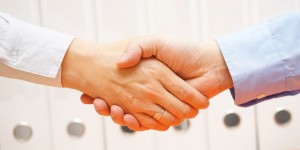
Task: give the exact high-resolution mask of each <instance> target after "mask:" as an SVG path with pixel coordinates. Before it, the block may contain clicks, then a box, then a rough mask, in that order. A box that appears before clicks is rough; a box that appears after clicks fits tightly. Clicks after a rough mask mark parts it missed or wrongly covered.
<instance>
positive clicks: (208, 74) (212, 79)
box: [82, 36, 233, 130]
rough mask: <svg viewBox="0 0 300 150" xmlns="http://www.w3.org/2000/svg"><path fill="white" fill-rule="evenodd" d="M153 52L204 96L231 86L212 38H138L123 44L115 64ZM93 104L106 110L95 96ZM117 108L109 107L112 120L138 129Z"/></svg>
mask: <svg viewBox="0 0 300 150" xmlns="http://www.w3.org/2000/svg"><path fill="white" fill-rule="evenodd" d="M153 56H154V57H156V59H158V60H160V61H161V62H163V63H164V64H166V65H167V66H168V67H169V68H170V69H171V70H172V71H173V72H175V73H176V74H177V75H178V76H180V77H181V78H183V79H184V80H186V81H187V82H188V83H189V84H190V85H192V86H193V87H194V88H196V89H197V90H198V91H199V92H201V93H202V94H203V95H205V96H206V97H207V98H211V97H213V96H215V95H217V94H218V93H220V92H222V91H224V90H226V89H228V88H231V87H232V86H233V83H232V79H231V76H230V74H229V71H228V68H227V66H226V64H225V61H224V59H223V56H222V54H221V52H220V49H219V47H218V45H217V43H216V42H215V41H210V42H205V43H202V44H198V43H195V42H189V41H183V40H178V39H175V38H172V37H166V36H155V37H148V38H142V39H141V40H138V41H134V42H132V43H131V44H130V45H129V46H128V47H127V49H126V51H125V53H124V54H123V56H122V57H121V59H120V60H119V62H118V63H117V65H118V67H119V68H128V67H132V66H134V65H136V64H138V63H139V61H140V60H141V58H148V57H153ZM85 96H86V97H88V96H87V95H85ZM82 100H84V97H83V99H82ZM92 100H93V99H90V101H92ZM100 103H101V105H99V104H100ZM94 104H95V108H96V110H98V112H99V114H106V115H107V114H109V109H108V108H107V105H106V106H105V102H103V101H102V100H101V99H97V100H95V101H94ZM121 110H122V109H121V108H120V107H118V106H113V107H112V108H111V110H110V111H111V115H112V117H113V120H114V121H115V122H117V123H119V124H122V125H124V124H126V125H127V126H128V127H129V128H131V129H133V130H135V129H138V127H139V124H137V123H138V122H137V120H135V119H134V117H133V116H130V114H126V115H124V113H122V112H120V111H121Z"/></svg>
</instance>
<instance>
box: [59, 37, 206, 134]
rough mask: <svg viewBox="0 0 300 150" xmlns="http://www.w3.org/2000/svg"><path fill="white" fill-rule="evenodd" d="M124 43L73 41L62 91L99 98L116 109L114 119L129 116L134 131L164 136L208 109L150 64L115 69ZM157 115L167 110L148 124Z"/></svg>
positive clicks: (170, 75)
mask: <svg viewBox="0 0 300 150" xmlns="http://www.w3.org/2000/svg"><path fill="white" fill-rule="evenodd" d="M129 43H130V40H126V41H121V42H117V43H113V44H109V45H102V46H100V45H97V44H94V43H90V42H87V41H83V40H78V39H76V40H74V41H73V43H72V44H71V46H70V47H69V49H68V51H67V54H66V55H65V58H64V60H63V63H62V85H63V86H64V87H68V88H73V89H77V90H80V91H82V92H84V93H87V94H88V95H90V96H91V97H93V98H95V97H99V98H102V99H104V100H105V101H106V103H107V104H108V105H109V106H112V105H118V106H121V107H122V109H121V111H122V112H121V114H118V116H121V115H123V114H124V112H125V113H128V114H132V115H133V116H134V118H136V119H137V120H138V122H139V123H140V124H141V126H140V128H139V130H144V129H156V130H166V129H168V127H169V126H170V125H172V124H177V123H178V122H181V121H182V119H184V118H191V117H194V116H195V115H197V113H198V109H199V108H202V107H207V106H208V100H207V99H206V98H205V97H204V96H203V95H202V94H200V93H199V92H197V90H195V89H194V88H192V87H191V86H190V85H188V84H187V83H186V82H185V81H184V80H182V79H181V78H179V77H178V76H177V75H175V74H174V73H173V72H172V71H171V70H170V69H169V68H168V67H166V66H165V65H164V64H162V63H161V62H159V61H157V60H155V59H149V60H145V61H141V63H139V64H138V65H136V66H134V67H131V68H128V69H119V68H117V67H116V65H115V64H116V62H117V60H118V58H119V57H120V55H121V54H122V52H123V51H124V50H125V48H126V47H127V46H128V44H129ZM95 106H99V105H97V103H95ZM97 108H98V107H96V109H97ZM123 110H124V112H123ZM162 110H166V111H165V112H164V113H163V116H162V117H159V118H158V119H154V118H152V117H153V116H154V115H155V114H156V113H159V112H161V111H162Z"/></svg>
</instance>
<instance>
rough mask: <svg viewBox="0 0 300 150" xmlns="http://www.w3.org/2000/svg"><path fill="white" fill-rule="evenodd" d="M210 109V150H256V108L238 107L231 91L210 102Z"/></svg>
mask: <svg viewBox="0 0 300 150" xmlns="http://www.w3.org/2000/svg"><path fill="white" fill-rule="evenodd" d="M210 102H211V103H210V107H209V109H208V125H209V126H208V131H209V135H208V137H209V139H208V141H209V149H210V150H218V149H236V150H238V149H244V150H255V149H256V148H257V141H256V132H257V131H256V120H255V108H254V107H253V106H252V107H247V108H243V107H238V106H235V105H234V101H233V99H232V97H231V95H230V92H229V91H225V92H223V93H221V94H219V95H217V96H216V97H214V98H213V99H211V100H210Z"/></svg>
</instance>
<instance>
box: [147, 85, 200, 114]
mask: <svg viewBox="0 0 300 150" xmlns="http://www.w3.org/2000/svg"><path fill="white" fill-rule="evenodd" d="M160 91H162V92H161V93H160V94H159V95H157V97H158V98H156V99H157V100H156V103H157V104H158V105H160V106H162V107H163V108H164V109H165V110H167V111H168V112H170V113H171V114H173V115H174V116H175V117H176V118H180V119H185V118H193V117H195V116H196V115H197V114H198V109H196V108H194V107H192V106H190V105H189V104H186V103H185V102H183V101H181V100H180V99H178V98H176V97H175V96H174V95H172V93H170V92H169V91H167V90H166V89H164V88H163V87H162V89H161V90H160ZM153 110H157V109H152V111H153ZM158 110H160V109H158ZM145 112H148V111H145ZM156 112H158V111H156ZM154 114H155V112H154V113H153V114H152V116H153V115H154Z"/></svg>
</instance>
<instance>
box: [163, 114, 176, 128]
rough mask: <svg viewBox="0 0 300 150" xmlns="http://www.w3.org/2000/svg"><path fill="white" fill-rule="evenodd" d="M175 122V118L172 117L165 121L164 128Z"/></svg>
mask: <svg viewBox="0 0 300 150" xmlns="http://www.w3.org/2000/svg"><path fill="white" fill-rule="evenodd" d="M175 121H176V118H175V117H174V116H173V115H172V116H170V117H168V118H167V119H166V124H165V125H166V126H171V125H173V124H174V122H175Z"/></svg>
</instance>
